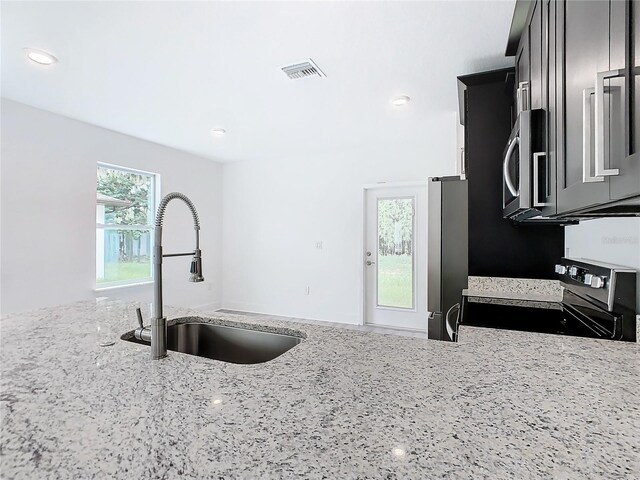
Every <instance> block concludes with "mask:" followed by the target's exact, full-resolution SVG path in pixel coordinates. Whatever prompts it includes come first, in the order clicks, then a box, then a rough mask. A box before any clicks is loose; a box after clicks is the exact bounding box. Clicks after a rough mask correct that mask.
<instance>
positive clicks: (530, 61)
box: [515, 0, 556, 216]
mask: <svg viewBox="0 0 640 480" xmlns="http://www.w3.org/2000/svg"><path fill="white" fill-rule="evenodd" d="M549 11H550V1H549V0H539V1H534V2H532V6H531V11H530V13H529V15H528V21H527V24H526V28H525V29H524V30H523V32H522V36H521V38H520V43H519V45H518V50H517V54H516V72H517V79H516V82H517V86H518V87H519V90H517V91H516V94H515V103H516V104H517V105H519V106H522V105H524V109H532V110H536V109H541V110H543V112H544V114H543V119H542V120H543V121H542V128H543V132H541V142H542V143H541V148H540V151H538V152H534V153H535V155H534V156H533V158H532V163H533V172H532V175H531V178H532V180H531V181H532V185H531V190H532V193H533V195H532V196H533V199H532V201H533V207H534V208H536V209H538V210H539V211H540V212H541V213H542V215H544V216H552V215H555V214H556V198H555V196H556V169H555V152H552V151H551V150H552V149H551V146H552V145H553V143H552V142H555V131H552V130H551V129H550V126H551V125H552V124H553V123H554V122H553V119H552V118H551V116H550V115H551V112H552V111H553V110H554V109H553V106H552V104H551V103H550V100H551V99H550V93H549V78H550V73H549V67H550V53H552V50H551V49H550V48H551V47H550V40H551V39H550V37H549V33H548V32H549V29H550V28H551V27H550V22H551V20H552V18H550V15H549ZM523 88H524V89H526V91H525V93H524V94H523V92H522V90H523ZM523 95H524V96H525V99H524V100H523V99H522V97H523ZM518 113H519V112H518ZM534 162H535V163H534Z"/></svg>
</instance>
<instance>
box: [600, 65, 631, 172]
mask: <svg viewBox="0 0 640 480" xmlns="http://www.w3.org/2000/svg"><path fill="white" fill-rule="evenodd" d="M624 73H625V71H624V70H611V71H608V72H598V73H597V74H596V89H595V90H596V108H595V115H596V139H595V147H596V173H595V176H596V177H608V176H614V175H619V174H620V170H619V169H617V168H604V157H605V152H604V94H605V91H604V81H605V79H607V78H616V77H622V76H624Z"/></svg>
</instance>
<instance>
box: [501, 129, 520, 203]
mask: <svg viewBox="0 0 640 480" xmlns="http://www.w3.org/2000/svg"><path fill="white" fill-rule="evenodd" d="M519 144H520V137H514V138H513V140H511V143H509V148H507V153H506V154H505V156H504V162H503V163H502V174H503V176H504V182H505V183H506V184H507V188H508V189H509V191H510V192H511V195H513V196H514V197H517V196H518V195H519V194H520V191H519V190H518V189H516V187H515V186H514V185H513V182H512V181H511V175H509V160H511V154H512V153H513V149H514V148H515V147H516V145H519Z"/></svg>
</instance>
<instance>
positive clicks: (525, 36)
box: [515, 28, 530, 116]
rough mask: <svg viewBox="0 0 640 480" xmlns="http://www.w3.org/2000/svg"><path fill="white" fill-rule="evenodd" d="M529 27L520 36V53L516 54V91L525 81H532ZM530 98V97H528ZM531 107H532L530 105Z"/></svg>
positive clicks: (516, 101)
mask: <svg viewBox="0 0 640 480" xmlns="http://www.w3.org/2000/svg"><path fill="white" fill-rule="evenodd" d="M529 64H530V60H529V29H528V28H525V29H524V32H522V37H521V38H520V45H519V47H518V53H517V54H516V85H515V87H516V92H517V89H518V88H519V86H520V84H521V83H523V82H527V83H529V81H530V68H529ZM528 98H530V97H528ZM515 105H516V116H517V115H518V114H519V113H520V110H519V109H520V104H519V103H518V96H517V93H516V99H515ZM528 108H530V107H528Z"/></svg>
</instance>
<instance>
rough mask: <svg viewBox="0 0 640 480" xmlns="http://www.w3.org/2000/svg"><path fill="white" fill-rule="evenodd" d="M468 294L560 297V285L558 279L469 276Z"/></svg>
mask: <svg viewBox="0 0 640 480" xmlns="http://www.w3.org/2000/svg"><path fill="white" fill-rule="evenodd" d="M468 292H469V293H470V294H479V293H483V294H490V293H507V294H515V295H517V296H519V297H522V298H535V297H558V298H561V297H562V287H561V286H560V282H559V281H558V280H539V279H529V278H502V277H474V276H470V277H469V288H468Z"/></svg>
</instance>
